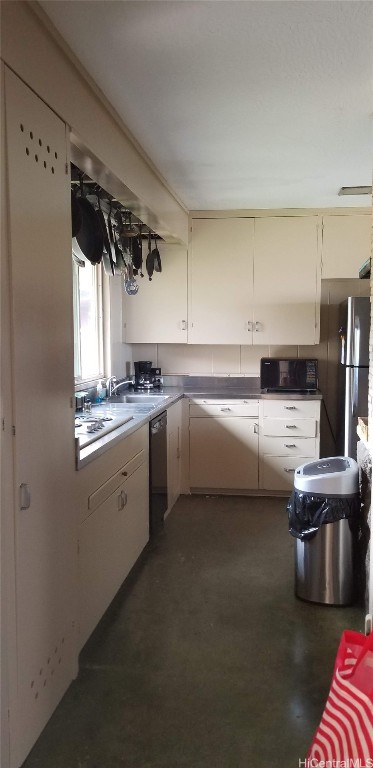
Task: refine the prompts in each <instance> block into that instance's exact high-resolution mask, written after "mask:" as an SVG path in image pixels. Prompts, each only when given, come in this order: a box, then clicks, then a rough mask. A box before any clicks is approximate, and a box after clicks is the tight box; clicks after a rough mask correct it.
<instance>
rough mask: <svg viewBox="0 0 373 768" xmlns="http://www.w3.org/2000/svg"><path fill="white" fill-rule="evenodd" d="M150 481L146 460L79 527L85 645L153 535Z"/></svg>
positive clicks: (81, 630) (81, 619) (81, 627)
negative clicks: (150, 510)
mask: <svg viewBox="0 0 373 768" xmlns="http://www.w3.org/2000/svg"><path fill="white" fill-rule="evenodd" d="M148 483H149V475H148V468H147V464H142V465H141V466H140V467H139V468H138V469H137V470H136V472H134V474H133V475H131V477H130V478H128V480H127V481H126V482H124V483H123V485H121V486H120V487H119V488H117V490H116V491H115V492H114V493H113V494H112V495H111V496H109V498H108V499H107V500H106V501H105V502H104V503H103V504H101V505H100V506H99V507H97V509H96V510H95V511H94V512H92V514H91V515H90V516H89V517H88V518H87V519H86V520H85V521H84V522H83V523H82V524H81V526H80V534H79V640H80V647H82V646H83V645H84V643H85V642H86V640H87V639H88V637H89V635H90V634H91V632H92V631H93V629H94V628H95V626H96V624H97V623H98V621H99V620H100V619H101V617H102V615H103V614H104V612H105V611H106V608H107V607H108V606H109V605H110V603H111V601H112V599H113V597H114V595H115V594H116V592H117V591H118V589H119V587H120V586H121V584H122V583H123V581H124V579H125V578H126V576H127V575H128V573H129V571H130V570H131V568H132V566H133V565H134V564H135V562H136V560H137V558H138V557H139V555H140V553H141V552H142V550H143V549H144V547H145V545H146V543H147V541H148V539H149V484H148Z"/></svg>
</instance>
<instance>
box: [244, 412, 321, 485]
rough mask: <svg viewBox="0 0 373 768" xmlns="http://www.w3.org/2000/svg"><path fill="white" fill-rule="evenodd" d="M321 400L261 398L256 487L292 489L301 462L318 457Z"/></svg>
mask: <svg viewBox="0 0 373 768" xmlns="http://www.w3.org/2000/svg"><path fill="white" fill-rule="evenodd" d="M319 452H320V401H319V400H279V399H274V400H262V401H261V403H260V438H259V487H260V488H261V489H262V490H267V491H289V492H290V491H291V489H292V487H293V483H294V472H295V470H296V468H297V467H299V466H300V464H304V463H306V462H307V461H312V460H313V459H318V458H319Z"/></svg>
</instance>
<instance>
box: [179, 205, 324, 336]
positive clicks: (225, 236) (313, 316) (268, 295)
mask: <svg viewBox="0 0 373 768" xmlns="http://www.w3.org/2000/svg"><path fill="white" fill-rule="evenodd" d="M189 285H190V299H189V319H190V322H189V334H188V341H189V343H192V344H258V345H269V344H316V343H317V342H318V340H319V309H320V299H319V294H320V253H319V240H318V218H317V216H307V217H306V216H286V217H285V216H283V217H263V218H256V219H245V218H231V219H229V218H227V219H195V220H193V228H192V258H191V267H190V274H189Z"/></svg>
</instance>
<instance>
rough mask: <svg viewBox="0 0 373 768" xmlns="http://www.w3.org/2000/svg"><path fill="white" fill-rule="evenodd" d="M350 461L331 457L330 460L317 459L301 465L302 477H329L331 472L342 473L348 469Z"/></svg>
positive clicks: (339, 457) (340, 457)
mask: <svg viewBox="0 0 373 768" xmlns="http://www.w3.org/2000/svg"><path fill="white" fill-rule="evenodd" d="M350 461H351V459H347V458H346V457H345V456H343V457H342V456H333V457H332V458H330V459H319V461H309V462H308V464H303V475H329V474H330V473H331V472H344V471H345V469H349V467H350Z"/></svg>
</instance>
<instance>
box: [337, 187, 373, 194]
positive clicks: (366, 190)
mask: <svg viewBox="0 0 373 768" xmlns="http://www.w3.org/2000/svg"><path fill="white" fill-rule="evenodd" d="M371 194H372V187H341V188H340V190H339V192H338V195H339V196H341V195H371Z"/></svg>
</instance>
